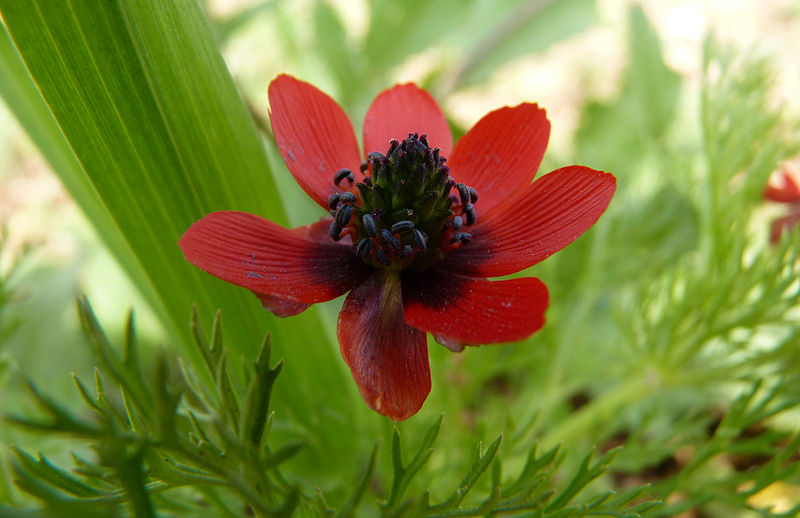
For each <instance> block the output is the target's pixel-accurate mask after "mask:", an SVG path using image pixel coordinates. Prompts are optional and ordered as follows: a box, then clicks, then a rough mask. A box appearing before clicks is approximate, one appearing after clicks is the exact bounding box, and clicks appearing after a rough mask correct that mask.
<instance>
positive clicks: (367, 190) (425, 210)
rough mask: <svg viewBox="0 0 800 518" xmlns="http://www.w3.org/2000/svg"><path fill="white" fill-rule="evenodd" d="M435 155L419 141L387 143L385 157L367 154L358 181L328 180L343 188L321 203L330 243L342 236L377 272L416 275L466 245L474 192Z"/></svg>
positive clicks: (343, 176)
mask: <svg viewBox="0 0 800 518" xmlns="http://www.w3.org/2000/svg"><path fill="white" fill-rule="evenodd" d="M446 161H447V159H446V158H445V157H443V156H441V155H440V154H439V148H431V147H430V146H429V145H428V141H427V139H426V137H425V135H422V136H419V135H418V134H416V133H409V135H408V138H407V139H404V140H402V141H400V142H398V141H397V140H394V139H392V140H391V142H390V144H389V150H388V151H387V152H386V154H385V155H383V154H381V153H377V152H373V153H369V154H368V155H367V160H365V161H364V162H363V163H362V164H361V172H362V173H364V175H365V176H364V178H363V181H361V182H355V177H354V176H353V173H352V171H350V170H349V169H341V170H339V171H337V172H336V174H335V175H334V176H333V183H334V184H336V186H337V187H339V188H341V189H343V191H342V192H338V193H334V194H332V195H331V197H330V198H329V199H328V206H329V208H330V209H331V215H332V216H333V222H332V223H331V227H330V235H331V238H332V239H333V240H334V241H339V240H340V239H342V237H344V236H346V235H349V236H350V238H351V239H352V241H353V253H354V254H355V255H356V256H358V257H359V258H360V259H362V260H363V261H364V262H365V263H367V264H369V265H372V266H374V267H376V268H388V269H393V270H403V269H413V270H423V269H425V268H427V267H429V266H430V265H432V264H433V263H435V262H437V261H439V260H441V259H442V258H443V257H444V254H445V253H446V252H448V251H449V250H452V249H454V248H456V247H459V246H462V245H465V244H467V243H469V241H470V240H471V239H472V235H471V234H470V233H469V232H465V231H464V230H465V227H469V226H470V225H473V224H474V223H475V220H476V218H477V216H476V213H475V202H477V201H478V193H477V192H476V191H475V189H473V188H472V187H469V186H467V185H464V184H463V183H456V182H455V180H453V178H452V177H451V176H450V169H449V168H448V167H447V166H446V165H445V162H446Z"/></svg>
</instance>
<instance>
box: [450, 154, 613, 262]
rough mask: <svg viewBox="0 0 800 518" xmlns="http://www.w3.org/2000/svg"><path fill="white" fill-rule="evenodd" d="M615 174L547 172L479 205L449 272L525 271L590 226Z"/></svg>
mask: <svg viewBox="0 0 800 518" xmlns="http://www.w3.org/2000/svg"><path fill="white" fill-rule="evenodd" d="M616 186H617V181H616V178H614V175H611V174H609V173H604V172H602V171H595V170H593V169H589V168H588V167H583V166H569V167H564V168H562V169H558V170H556V171H553V172H552V173H549V174H546V175H544V176H542V177H541V178H539V179H538V180H536V181H535V182H533V184H531V185H530V186H529V187H528V188H526V189H525V190H523V191H522V192H521V193H519V194H518V195H517V196H514V197H512V198H510V199H508V200H507V201H505V202H503V203H500V204H498V205H496V206H494V207H492V208H491V209H489V210H488V211H487V210H483V211H482V210H481V209H480V201H479V202H478V204H476V207H477V208H478V223H476V224H475V225H474V226H473V227H469V228H468V229H467V230H469V232H470V233H471V234H472V241H471V242H470V243H468V244H467V245H465V246H462V247H460V248H457V249H456V250H453V251H451V252H450V253H448V254H447V256H446V257H445V259H444V264H445V265H447V267H448V268H450V269H451V271H454V272H457V273H461V274H465V275H474V276H478V277H500V276H503V275H508V274H511V273H515V272H518V271H520V270H524V269H525V268H528V267H529V266H532V265H534V264H536V263H538V262H540V261H543V260H544V259H546V258H547V257H549V256H550V255H552V254H554V253H555V252H557V251H559V250H561V249H562V248H564V247H565V246H567V245H568V244H570V243H571V242H573V241H574V240H575V239H577V238H578V237H579V236H580V235H581V234H583V233H584V232H585V231H586V230H588V229H589V227H591V226H592V225H594V223H595V222H596V221H597V220H598V219H599V218H600V216H601V215H602V214H603V212H604V211H605V210H606V208H607V207H608V204H609V202H610V201H611V197H612V196H613V195H614V191H615V190H616Z"/></svg>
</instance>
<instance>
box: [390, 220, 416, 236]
mask: <svg viewBox="0 0 800 518" xmlns="http://www.w3.org/2000/svg"><path fill="white" fill-rule="evenodd" d="M413 228H414V222H413V221H409V220H407V219H404V220H402V221H398V222H397V223H395V224H394V225H392V234H399V233H400V232H402V231H404V230H411V229H413Z"/></svg>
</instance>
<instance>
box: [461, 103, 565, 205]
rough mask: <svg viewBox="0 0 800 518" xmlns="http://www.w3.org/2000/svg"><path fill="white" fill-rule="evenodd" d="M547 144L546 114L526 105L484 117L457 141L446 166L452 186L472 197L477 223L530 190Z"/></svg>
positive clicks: (501, 109)
mask: <svg viewBox="0 0 800 518" xmlns="http://www.w3.org/2000/svg"><path fill="white" fill-rule="evenodd" d="M549 139H550V121H548V120H547V114H546V113H545V111H544V110H543V109H542V108H539V106H537V105H536V104H530V103H525V104H520V105H519V106H515V107H513V108H508V107H506V108H500V109H499V110H495V111H493V112H490V113H488V114H486V115H485V116H484V117H483V118H482V119H481V120H479V121H478V123H477V124H475V126H473V127H472V129H470V130H469V131H468V132H467V133H466V135H464V136H463V137H461V139H459V141H458V143H457V144H456V148H455V149H454V150H453V155H452V156H450V157H448V158H449V161H448V162H447V165H448V166H450V174H451V175H452V176H453V178H455V179H456V181H458V182H462V183H465V184H467V185H469V186H471V187H474V188H475V190H476V191H478V195H479V196H480V200H479V202H478V204H477V205H476V208H477V209H478V217H479V218H480V217H481V211H486V210H488V209H490V208H491V207H494V206H495V205H497V204H498V203H500V202H502V201H504V200H506V199H507V198H508V197H509V196H512V195H515V194H517V193H518V192H519V191H520V190H523V189H525V188H527V187H528V186H529V185H530V183H531V182H532V181H533V178H534V177H535V176H536V171H537V170H538V169H539V164H541V162H542V157H543V156H544V151H545V149H546V148H547V142H548V140H549Z"/></svg>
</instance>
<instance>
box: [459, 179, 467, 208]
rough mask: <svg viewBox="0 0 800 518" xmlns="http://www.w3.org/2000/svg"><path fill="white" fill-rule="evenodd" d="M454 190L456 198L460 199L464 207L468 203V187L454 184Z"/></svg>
mask: <svg viewBox="0 0 800 518" xmlns="http://www.w3.org/2000/svg"><path fill="white" fill-rule="evenodd" d="M456 189H458V196H459V197H460V198H461V204H462V205H466V204H467V203H469V187H467V186H466V185H464V184H463V183H458V184H456Z"/></svg>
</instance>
